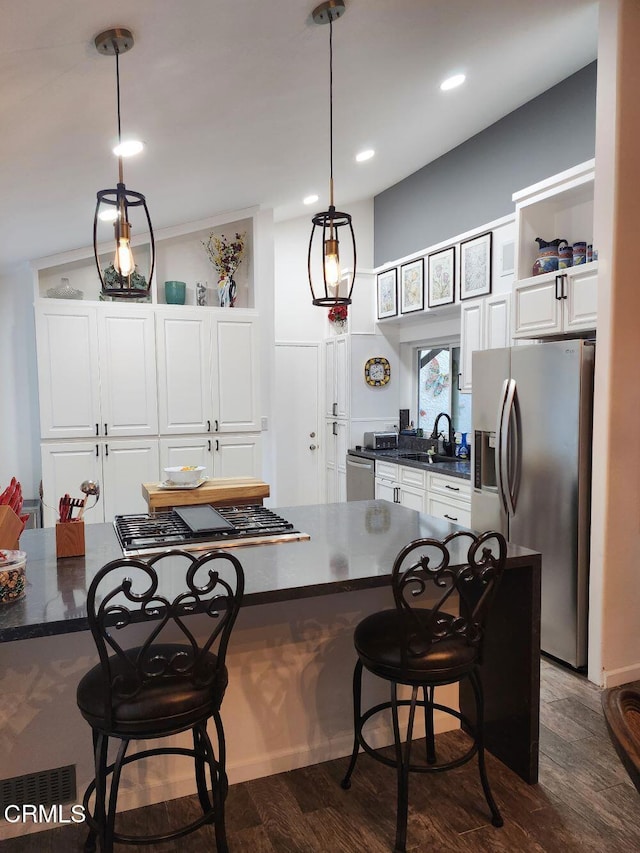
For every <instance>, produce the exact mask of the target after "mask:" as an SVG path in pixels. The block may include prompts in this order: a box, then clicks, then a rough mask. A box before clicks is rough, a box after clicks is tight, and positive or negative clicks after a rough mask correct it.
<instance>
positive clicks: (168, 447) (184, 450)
mask: <svg viewBox="0 0 640 853" xmlns="http://www.w3.org/2000/svg"><path fill="white" fill-rule="evenodd" d="M213 443H214V439H213V436H211V435H193V436H189V437H188V438H177V437H176V438H173V437H172V438H161V439H160V474H161V476H164V471H163V469H164V468H170V467H173V466H183V465H184V466H187V465H202V466H203V468H204V469H205V470H204V471H203V472H202V475H203V477H213V446H214V444H213Z"/></svg>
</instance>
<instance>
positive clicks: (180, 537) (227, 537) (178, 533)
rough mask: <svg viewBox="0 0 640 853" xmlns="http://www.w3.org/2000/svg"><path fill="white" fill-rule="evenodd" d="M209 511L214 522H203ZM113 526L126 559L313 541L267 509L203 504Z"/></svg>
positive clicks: (128, 519) (135, 517)
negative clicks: (178, 550) (177, 550)
mask: <svg viewBox="0 0 640 853" xmlns="http://www.w3.org/2000/svg"><path fill="white" fill-rule="evenodd" d="M188 510H193V511H194V512H193V513H192V514H191V515H192V516H193V518H191V516H190V514H189V512H188ZM198 510H200V511H201V512H199V513H198V512H197V511H198ZM207 510H208V511H209V512H208V515H209V516H210V517H211V519H213V520H212V521H211V522H210V523H209V524H207V523H206V522H203V520H202V516H203V515H204V513H205V511H207ZM113 526H114V528H115V531H116V536H117V537H118V541H119V542H120V546H121V548H122V551H123V553H124V555H125V556H127V557H133V556H144V555H146V554H158V553H160V552H162V551H166V550H168V549H170V548H181V549H183V550H185V551H207V550H213V549H215V548H236V547H239V546H241V545H266V544H272V545H276V544H279V543H281V542H295V541H300V540H303V539H309V538H310V537H309V535H308V534H307V533H301V532H300V531H299V530H296V529H295V528H294V526H293V524H291V523H290V522H288V521H287V520H286V519H284V518H282V517H281V516H279V515H277V514H276V513H275V512H273V511H272V510H270V509H267V507H264V506H240V507H235V506H227V507H216V508H215V509H213V508H212V507H209V506H208V505H203V506H194V507H183V508H181V509H179V510H175V509H173V510H169V511H168V512H162V513H155V514H153V515H152V514H149V513H142V514H139V515H117V516H116V517H115V519H114V522H113Z"/></svg>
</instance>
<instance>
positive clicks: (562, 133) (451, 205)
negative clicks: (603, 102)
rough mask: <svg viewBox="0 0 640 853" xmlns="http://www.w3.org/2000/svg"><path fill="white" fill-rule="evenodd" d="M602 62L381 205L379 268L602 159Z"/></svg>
mask: <svg viewBox="0 0 640 853" xmlns="http://www.w3.org/2000/svg"><path fill="white" fill-rule="evenodd" d="M595 134H596V63H595V62H593V63H591V64H590V65H587V66H585V68H583V69H581V70H580V71H578V72H576V73H575V74H573V75H572V76H571V77H567V79H566V80H563V81H562V82H561V83H558V84H557V85H556V86H554V87H553V88H551V89H549V90H548V91H546V92H544V93H543V94H542V95H539V96H538V97H537V98H534V99H533V100H532V101H529V102H528V103H526V104H524V105H523V106H522V107H520V108H519V109H517V110H514V112H512V113H509V115H507V116H505V117H504V118H503V119H500V121H497V122H496V123H495V124H492V125H491V126H490V127H488V128H486V129H485V130H483V131H481V132H480V133H478V134H476V136H472V137H471V139H468V140H467V141H466V142H463V143H462V144H461V145H458V146H457V148H453V149H452V150H451V151H448V152H447V153H446V154H443V156H442V157H439V158H438V159H437V160H434V161H433V162H431V163H429V164H427V165H426V166H424V167H423V168H422V169H420V170H419V171H417V172H414V173H413V175H409V177H408V178H405V179H404V180H402V181H400V183H398V184H395V185H394V186H392V187H389V189H387V190H385V191H384V192H383V193H380V195H377V196H376V197H375V199H374V264H375V266H381V265H383V264H385V263H387V262H390V261H394V260H396V259H398V258H402V257H404V256H405V255H410V254H411V253H412V252H419V251H420V250H421V249H424V248H425V246H431V245H433V244H434V243H439V242H441V241H443V240H447V239H448V238H449V237H452V236H454V235H455V234H461V233H463V232H464V231H469V230H471V229H473V228H477V227H478V226H481V225H483V224H484V223H485V222H491V221H492V220H493V219H499V218H500V217H501V216H506V215H507V214H509V213H512V212H513V209H514V205H513V201H512V200H511V196H512V194H513V193H514V192H516V191H517V190H521V189H524V187H528V186H530V185H531V184H535V183H537V182H538V181H541V180H543V179H544V178H547V177H549V176H550V175H555V174H557V173H558V172H562V171H564V170H565V169H569V168H571V167H572V166H575V165H576V164H577V163H583V162H584V161H585V160H590V159H591V158H592V157H593V156H594V154H595Z"/></svg>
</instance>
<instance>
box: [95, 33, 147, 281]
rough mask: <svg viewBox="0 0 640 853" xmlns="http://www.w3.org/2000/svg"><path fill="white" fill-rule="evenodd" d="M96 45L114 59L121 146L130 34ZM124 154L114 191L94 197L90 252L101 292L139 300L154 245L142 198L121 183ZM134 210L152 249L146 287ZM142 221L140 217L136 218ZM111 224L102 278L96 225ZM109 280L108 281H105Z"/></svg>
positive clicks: (105, 36)
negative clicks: (109, 259)
mask: <svg viewBox="0 0 640 853" xmlns="http://www.w3.org/2000/svg"><path fill="white" fill-rule="evenodd" d="M94 43H95V46H96V48H97V50H98V53H102V54H106V55H107V56H115V58H116V94H117V107H118V144H119V145H120V146H121V145H122V132H121V122H120V54H122V53H127V51H129V50H131V48H132V47H133V34H132V33H131V32H130V30H126V29H122V28H120V27H117V28H114V29H111V30H106V31H105V32H103V33H100V34H99V35H97V36H96V37H95V40H94ZM122 158H123V154H122V153H120V154H119V155H118V183H117V185H116V188H115V189H110V190H99V191H98V194H97V203H96V212H95V216H94V218H93V253H94V256H95V260H96V267H97V269H98V275H99V276H100V282H101V284H102V293H103V294H104V295H105V296H117V297H125V298H126V297H131V298H138V297H140V296H144V295H145V294H148V293H149V290H150V288H151V277H152V276H153V267H154V262H155V242H154V238H153V228H152V226H151V217H150V216H149V210H148V208H147V202H146V200H145V197H144V196H143V195H142V194H141V193H137V192H134V191H133V190H128V189H127V188H126V186H125V184H124V174H123V166H122ZM136 208H141V209H142V212H143V213H144V215H145V217H146V223H144V220H143V226H142V229H141V230H142V231H145V230H147V229H148V231H149V240H150V246H151V259H150V269H149V276H148V278H147V279H146V282H145V283H146V288H144V287H141V286H140V282H141V281H143V282H144V279H143V278H142V276H140V275H138V274H136V263H135V260H134V257H133V251H132V249H131V223H130V213H131V211H132V210H134V209H136ZM139 218H141V217H139ZM105 221H106V222H113V228H114V237H115V251H114V257H113V269H114V273H113V274H111V275H109V276H108V277H105V271H104V270H103V269H102V267H101V265H100V258H99V256H98V223H99V222H105ZM107 278H108V280H107Z"/></svg>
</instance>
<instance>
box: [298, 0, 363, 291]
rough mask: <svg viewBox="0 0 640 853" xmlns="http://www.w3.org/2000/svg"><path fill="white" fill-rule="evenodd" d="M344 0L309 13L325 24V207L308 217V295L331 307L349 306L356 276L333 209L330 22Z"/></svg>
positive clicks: (345, 232)
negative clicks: (317, 266)
mask: <svg viewBox="0 0 640 853" xmlns="http://www.w3.org/2000/svg"><path fill="white" fill-rule="evenodd" d="M344 11H345V5H344V0H327V2H325V3H322V4H321V5H320V6H317V7H316V8H315V9H314V10H313V13H312V18H313V21H314V22H315V23H316V24H329V163H330V171H329V209H328V210H325V211H323V212H322V213H317V214H316V215H315V216H314V217H313V219H312V220H311V221H312V223H313V228H312V229H311V238H310V239H309V255H308V260H307V264H308V272H309V286H310V288H311V297H312V299H313V304H314V305H322V306H325V307H328V308H331V307H333V306H336V305H350V304H351V293H352V291H353V283H354V281H355V276H356V238H355V235H354V233H353V225H352V224H351V216H350V215H349V214H348V213H341V212H340V211H338V210H336V208H335V205H334V203H333V22H334V21H335V20H337V19H338V18H339V17H340V16H341V15H343V14H344ZM314 236H317V237H319V238H320V240H321V247H320V248H321V258H320V251H319V250H316V251H315V252H314V246H317V244H318V242H319V239H316V241H315V243H314ZM341 237H344V238H346V239H345V240H343V243H344V242H347V243H348V244H350V246H351V249H350V254H351V258H350V260H349V263H350V268H351V272H350V274H349V275H348V276H347V277H344V278H343V275H342V269H341V260H340V239H341ZM312 255H313V256H314V257H318V258H319V259H321V261H322V286H321V285H320V283H319V282H318V284H317V286H316V287H314V283H313V276H312V274H311V263H312Z"/></svg>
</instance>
